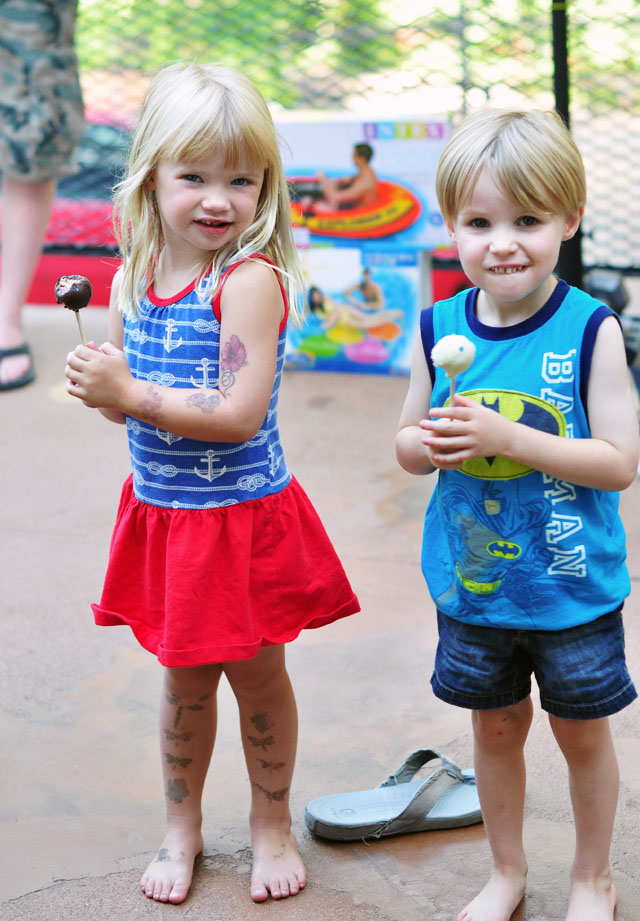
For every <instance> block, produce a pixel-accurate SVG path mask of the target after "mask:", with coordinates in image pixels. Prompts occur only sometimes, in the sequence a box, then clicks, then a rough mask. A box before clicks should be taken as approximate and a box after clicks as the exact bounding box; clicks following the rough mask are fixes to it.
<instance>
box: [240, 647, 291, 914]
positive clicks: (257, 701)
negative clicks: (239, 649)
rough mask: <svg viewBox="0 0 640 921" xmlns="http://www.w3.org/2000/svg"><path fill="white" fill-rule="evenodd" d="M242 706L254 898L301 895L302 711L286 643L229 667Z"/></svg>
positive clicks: (252, 892)
mask: <svg viewBox="0 0 640 921" xmlns="http://www.w3.org/2000/svg"><path fill="white" fill-rule="evenodd" d="M223 668H224V672H225V674H226V676H227V678H228V680H229V683H230V685H231V687H232V689H233V692H234V694H235V696H236V699H237V701H238V708H239V711H240V730H241V733H242V744H243V747H244V754H245V759H246V762H247V770H248V772H249V780H250V782H251V815H250V825H251V843H252V847H253V873H252V876H251V898H252V899H253V900H254V902H264V901H265V899H267V898H268V896H269V893H271V895H272V896H273V898H274V899H278V898H284V897H285V896H289V895H296V894H297V893H298V892H299V891H300V889H302V888H303V887H304V884H305V881H306V876H305V871H304V866H303V864H302V860H301V859H300V855H299V853H298V846H297V844H296V840H295V838H294V837H293V835H292V833H291V812H290V809H289V794H290V788H291V778H292V776H293V768H294V764H295V758H296V747H297V741H298V715H297V709H296V702H295V698H294V696H293V690H292V688H291V682H290V681H289V676H288V674H287V670H286V667H285V655H284V646H266V647H263V648H262V649H261V651H260V652H259V653H258V655H257V656H256V657H255V658H253V659H249V660H246V661H242V662H231V663H227V664H225V665H224V666H223Z"/></svg>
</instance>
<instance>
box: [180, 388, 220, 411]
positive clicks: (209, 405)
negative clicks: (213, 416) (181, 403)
mask: <svg viewBox="0 0 640 921" xmlns="http://www.w3.org/2000/svg"><path fill="white" fill-rule="evenodd" d="M185 403H186V404H187V406H195V407H196V408H197V409H199V410H201V411H202V412H203V413H212V412H214V411H215V410H216V409H217V407H218V406H219V405H220V397H219V396H218V394H217V393H212V394H211V395H210V396H208V397H206V396H205V395H204V393H192V394H190V396H188V397H187V399H186V400H185Z"/></svg>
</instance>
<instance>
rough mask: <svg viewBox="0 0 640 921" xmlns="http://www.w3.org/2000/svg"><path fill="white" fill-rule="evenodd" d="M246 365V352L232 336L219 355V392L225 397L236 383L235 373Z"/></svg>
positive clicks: (242, 345) (241, 344) (236, 338)
mask: <svg viewBox="0 0 640 921" xmlns="http://www.w3.org/2000/svg"><path fill="white" fill-rule="evenodd" d="M246 364H248V361H247V350H246V348H245V346H244V344H243V343H242V342H241V341H240V339H239V338H238V337H237V336H236V335H235V334H234V335H233V336H231V338H230V339H229V341H228V342H227V343H226V344H225V345H224V346H223V348H222V351H221V353H220V390H221V391H222V392H223V394H224V395H225V396H226V395H227V393H228V392H229V391H230V390H231V388H232V387H233V385H234V384H235V382H236V371H239V370H240V368H243V367H244V366H245V365H246Z"/></svg>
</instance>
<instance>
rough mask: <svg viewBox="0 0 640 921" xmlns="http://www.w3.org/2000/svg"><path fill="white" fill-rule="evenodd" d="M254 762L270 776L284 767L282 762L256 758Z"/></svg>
mask: <svg viewBox="0 0 640 921" xmlns="http://www.w3.org/2000/svg"><path fill="white" fill-rule="evenodd" d="M256 761H259V762H260V764H261V765H262V767H263V768H264V769H265V771H269V773H270V774H273V772H274V771H279V770H280V769H281V768H283V767H284V761H265V760H264V758H258V757H256Z"/></svg>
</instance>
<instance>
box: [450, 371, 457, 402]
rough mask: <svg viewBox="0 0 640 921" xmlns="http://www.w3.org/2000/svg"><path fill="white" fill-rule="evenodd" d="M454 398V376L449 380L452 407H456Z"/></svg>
mask: <svg viewBox="0 0 640 921" xmlns="http://www.w3.org/2000/svg"><path fill="white" fill-rule="evenodd" d="M455 396H456V376H455V374H454V375H453V376H452V378H451V405H452V406H455V405H456V401H455Z"/></svg>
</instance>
